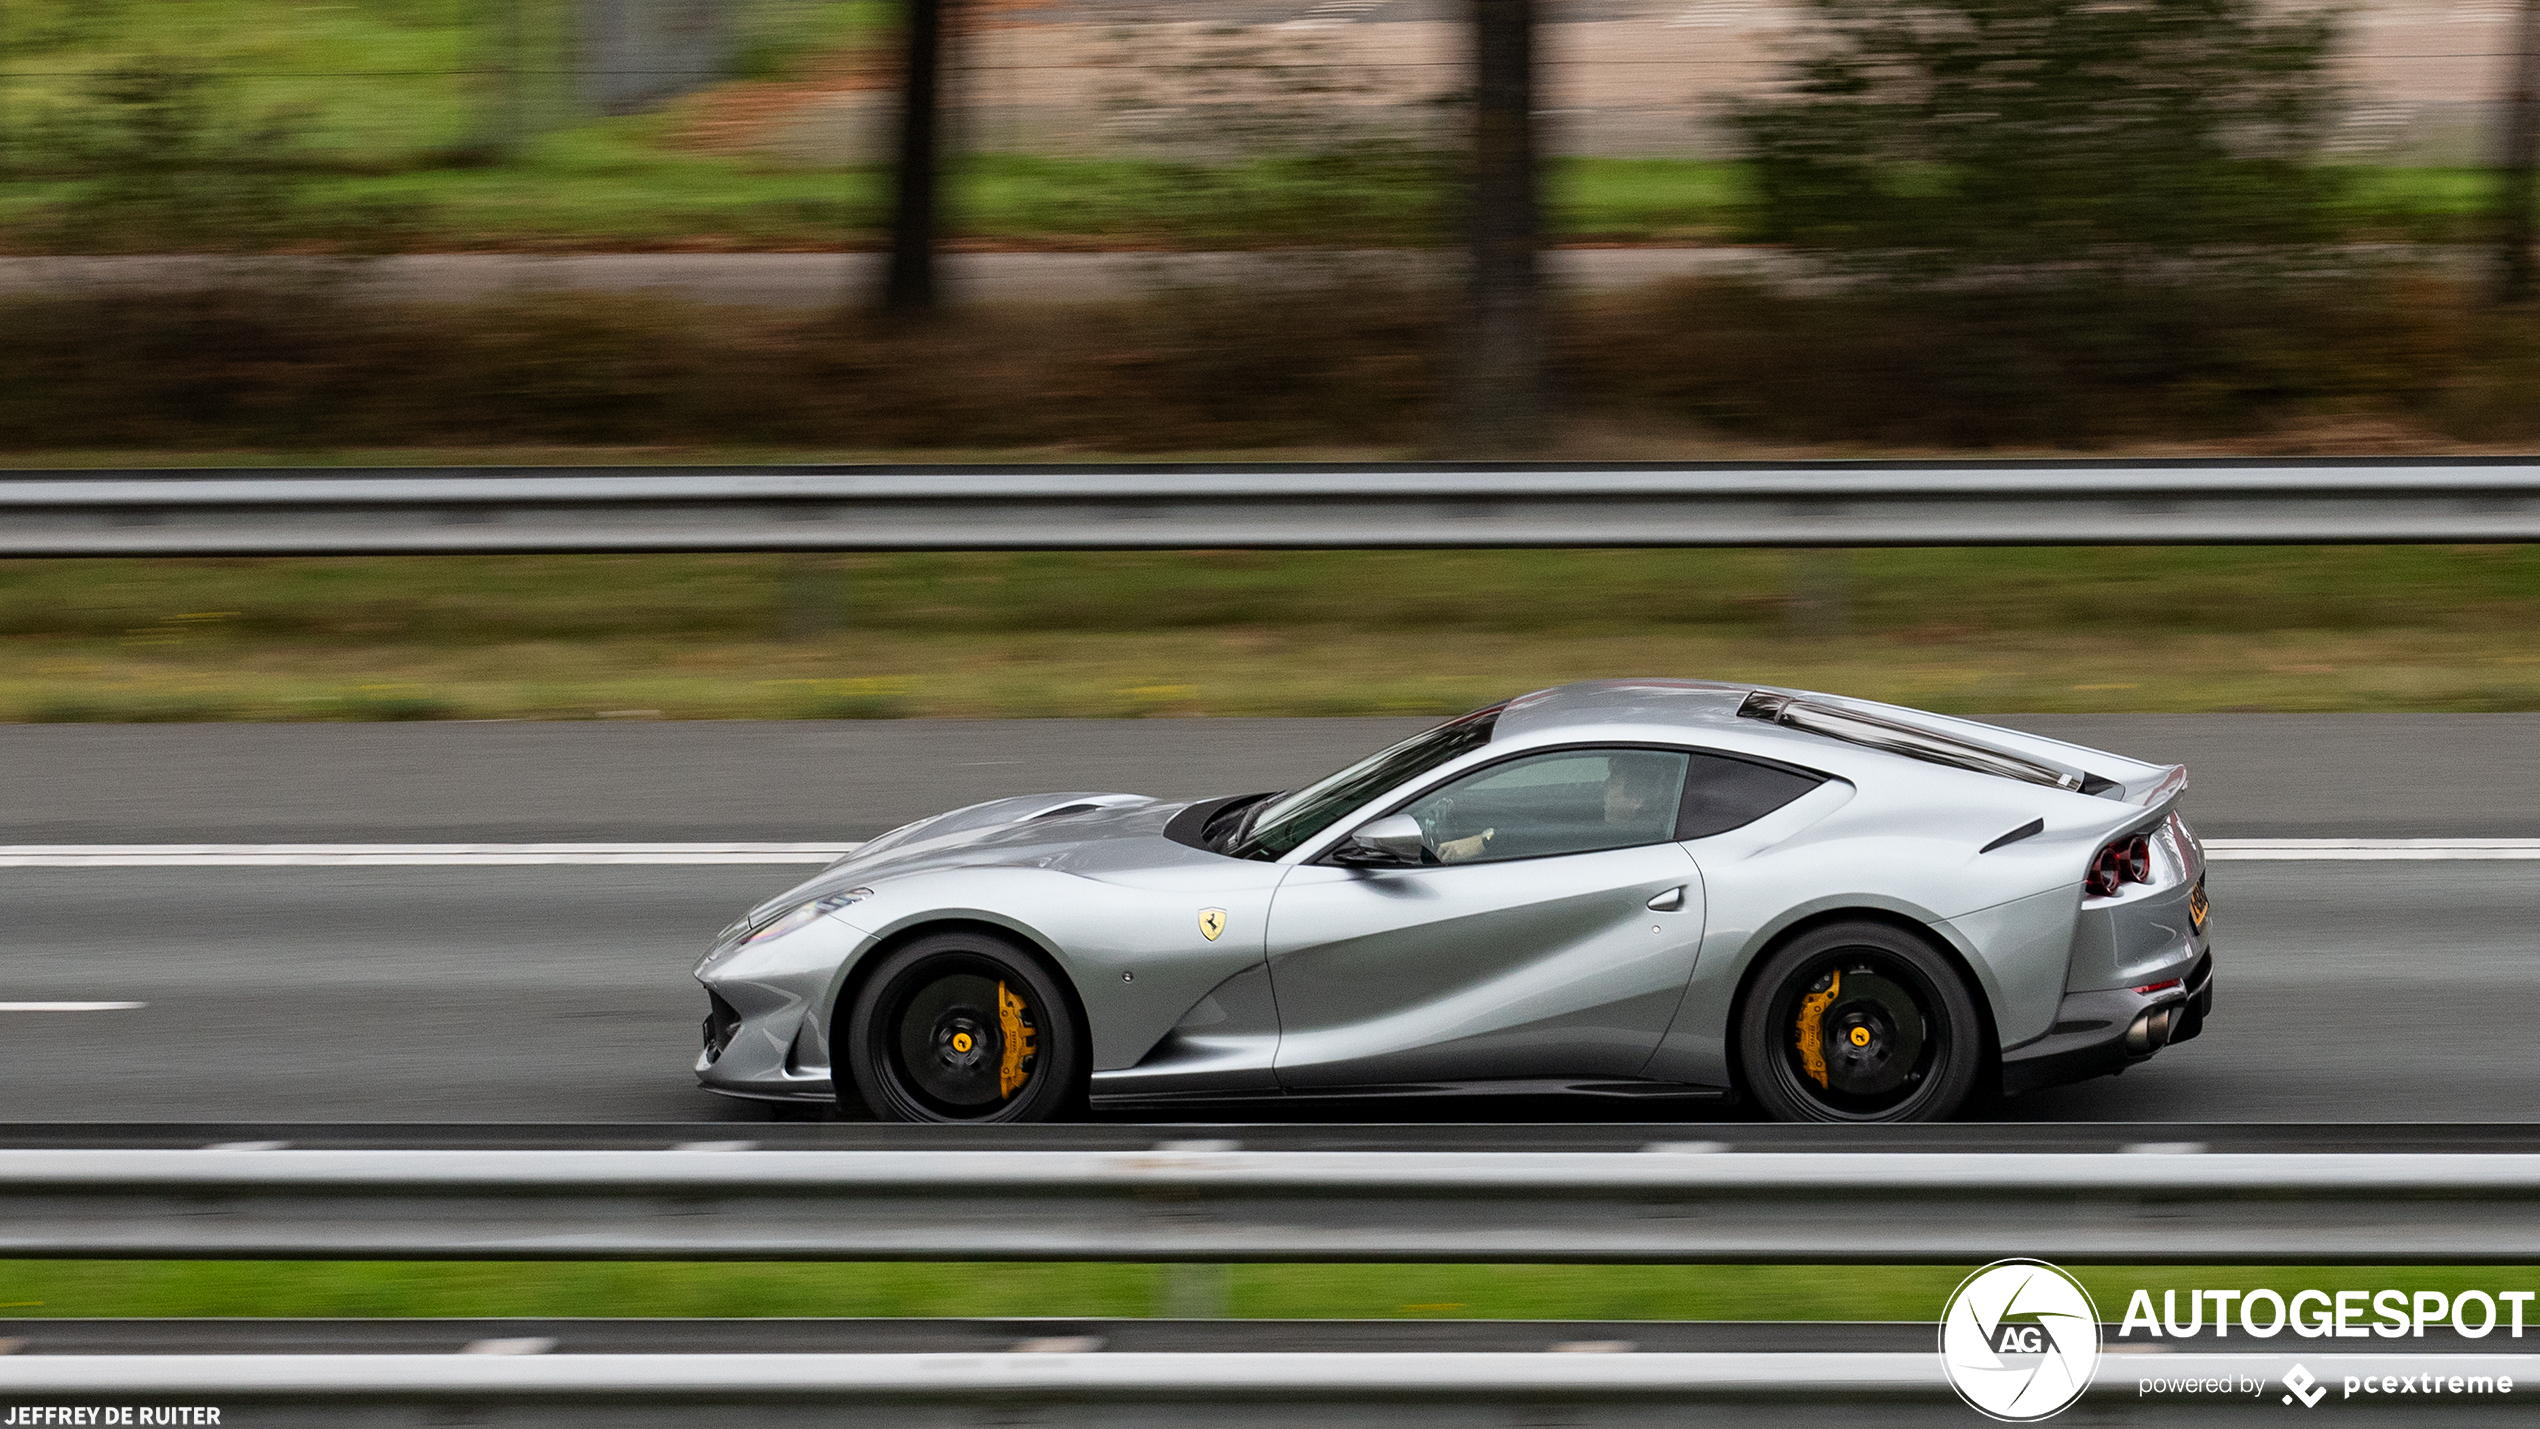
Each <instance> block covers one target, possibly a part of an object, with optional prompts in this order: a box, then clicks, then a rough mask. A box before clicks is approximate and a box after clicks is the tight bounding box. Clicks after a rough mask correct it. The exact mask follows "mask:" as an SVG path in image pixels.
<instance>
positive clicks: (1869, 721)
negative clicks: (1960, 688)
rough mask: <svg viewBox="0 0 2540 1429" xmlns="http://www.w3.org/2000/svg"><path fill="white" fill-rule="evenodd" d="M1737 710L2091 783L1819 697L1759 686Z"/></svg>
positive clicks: (1994, 767) (2029, 775) (2011, 775)
mask: <svg viewBox="0 0 2540 1429" xmlns="http://www.w3.org/2000/svg"><path fill="white" fill-rule="evenodd" d="M1737 712H1738V715H1739V717H1740V718H1743V719H1756V720H1762V721H1764V722H1765V723H1767V724H1777V725H1780V726H1782V727H1783V728H1785V729H1796V730H1804V731H1806V732H1807V733H1809V734H1821V735H1824V736H1825V737H1826V738H1828V739H1840V740H1842V741H1844V742H1845V743H1847V744H1858V745H1862V746H1864V747H1865V748H1869V749H1883V750H1886V751H1887V752H1888V753H1890V754H1902V755H1904V756H1905V757H1906V758H1908V759H1920V760H1923V761H1925V762H1926V763H1931V764H1946V765H1948V766H1950V767H1951V768H1953V769H1966V770H1971V771H1973V772H1975V773H1978V774H1994V775H1999V776H2001V777H2002V778H2005V779H2017V780H2019V781H2021V782H2022V783H2026V784H2043V785H2045V786H2047V787H2048V788H2050V789H2071V790H2074V791H2076V792H2082V791H2085V790H2086V789H2087V787H2088V784H2089V777H2090V776H2088V775H2086V774H2083V773H2082V772H2081V771H2080V770H2078V769H2058V768H2056V767H2055V766H2053V765H2051V764H2047V763H2044V762H2042V761H2039V760H2035V759H2030V758H2027V757H2025V756H2023V755H2018V754H2013V753H2011V752H2010V751H2008V750H2002V749H1994V748H1991V747H1989V746H1986V745H1982V744H1976V743H1974V742H1972V741H1969V740H1963V739H1956V738H1953V737H1951V736H1949V735H1945V734H1941V733H1939V732H1937V731H1935V730H1928V729H1922V728H1919V727H1917V726H1915V725H1910V724H1906V723H1904V722H1902V721H1899V720H1892V719H1888V718H1886V717H1884V716H1881V715H1874V714H1864V713H1862V712H1861V711H1859V710H1847V709H1842V708H1839V707H1837V706H1834V705H1826V704H1819V703H1817V702H1816V701H1814V700H1801V699H1793V698H1792V697H1790V696H1789V695H1775V694H1768V693H1766V692H1764V691H1762V690H1757V691H1756V692H1755V693H1753V694H1751V695H1748V696H1747V697H1746V702H1745V703H1744V704H1741V705H1739V706H1738V710H1737Z"/></svg>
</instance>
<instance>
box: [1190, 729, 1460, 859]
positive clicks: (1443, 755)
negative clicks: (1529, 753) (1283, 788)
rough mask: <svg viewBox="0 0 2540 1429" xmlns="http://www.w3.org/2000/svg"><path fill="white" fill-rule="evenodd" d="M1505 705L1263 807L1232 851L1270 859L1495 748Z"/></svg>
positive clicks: (1429, 732) (1385, 752) (1405, 743)
mask: <svg viewBox="0 0 2540 1429" xmlns="http://www.w3.org/2000/svg"><path fill="white" fill-rule="evenodd" d="M1502 708H1504V706H1503V705H1492V706H1490V707H1489V708H1488V709H1480V710H1475V711H1474V712H1472V713H1471V714H1468V715H1465V716H1464V717H1462V718H1461V719H1453V720H1449V721H1447V722H1446V723H1445V724H1442V725H1439V726H1438V727H1437V728H1435V729H1432V730H1424V731H1422V732H1421V733H1419V734H1415V735H1413V736H1411V737H1410V738H1409V739H1406V740H1404V741H1403V742H1402V743H1400V744H1397V745H1395V746H1393V747H1392V748H1391V749H1386V750H1380V751H1378V752H1377V753H1374V754H1371V755H1368V756H1367V757H1366V758H1364V759H1362V760H1360V761H1358V762H1357V763H1356V764H1353V765H1351V766H1349V767H1348V768H1347V769H1344V770H1342V771H1341V772H1339V773H1338V774H1334V775H1332V776H1330V777H1329V778H1326V779H1320V780H1317V781H1316V782H1314V783H1312V784H1309V785H1307V786H1306V787H1305V788H1302V789H1299V790H1297V791H1296V792H1295V793H1293V794H1290V795H1287V796H1286V797H1284V798H1282V799H1280V800H1279V801H1278V802H1277V803H1274V804H1271V805H1269V806H1268V807H1266V808H1264V809H1263V810H1262V811H1261V813H1260V816H1259V817H1257V818H1255V819H1254V820H1253V821H1252V827H1251V828H1250V829H1249V830H1247V831H1246V833H1245V835H1244V837H1243V839H1242V841H1241V842H1239V843H1237V844H1236V845H1235V846H1234V847H1233V848H1231V849H1228V850H1227V852H1228V853H1231V854H1233V855H1234V856H1235V857H1237V858H1257V859H1262V860H1265V861H1267V860H1270V859H1275V858H1279V857H1282V856H1284V855H1285V854H1286V853H1287V852H1288V851H1289V850H1291V849H1293V848H1295V847H1296V846H1297V845H1299V844H1301V843H1304V842H1305V841H1306V840H1307V839H1310V838H1312V837H1314V836H1315V835H1316V834H1319V833H1321V832H1323V830H1325V829H1327V828H1329V827H1331V824H1332V821H1333V820H1334V819H1337V818H1339V817H1340V816H1341V815H1343V814H1346V813H1348V812H1349V811H1350V810H1352V809H1355V808H1358V807H1360V806H1361V805H1363V804H1365V803H1366V802H1367V801H1368V800H1370V799H1373V798H1375V797H1376V796H1377V795H1379V794H1382V793H1384V792H1385V791H1386V790H1388V789H1391V788H1394V787H1395V786H1397V785H1399V784H1401V783H1402V782H1403V781H1405V780H1407V779H1416V778H1418V777H1419V776H1421V775H1423V774H1426V773H1428V772H1429V771H1430V770H1432V769H1435V768H1437V767H1438V766H1439V765H1441V764H1445V763H1447V762H1449V761H1451V760H1453V759H1455V758H1457V757H1459V756H1461V755H1465V754H1469V753H1471V752H1472V751H1474V750H1476V749H1479V748H1481V747H1482V746H1483V745H1485V744H1488V743H1490V732H1491V727H1492V726H1493V725H1495V724H1497V723H1499V712H1500V710H1501V709H1502Z"/></svg>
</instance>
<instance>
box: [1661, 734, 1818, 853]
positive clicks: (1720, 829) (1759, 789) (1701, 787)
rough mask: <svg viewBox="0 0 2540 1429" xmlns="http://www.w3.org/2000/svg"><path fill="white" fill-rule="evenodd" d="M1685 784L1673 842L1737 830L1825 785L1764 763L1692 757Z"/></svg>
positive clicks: (1709, 755) (1803, 775)
mask: <svg viewBox="0 0 2540 1429" xmlns="http://www.w3.org/2000/svg"><path fill="white" fill-rule="evenodd" d="M1692 759H1693V767H1692V769H1691V771H1690V772H1689V773H1688V774H1687V776H1686V779H1685V797H1684V812H1683V814H1682V815H1681V816H1680V817H1679V818H1678V819H1677V821H1676V837H1677V838H1678V839H1700V838H1709V837H1710V836H1711V835H1713V834H1724V833H1727V832H1728V831H1729V830H1731V829H1740V828H1744V827H1746V826H1747V825H1748V824H1751V823H1753V822H1755V821H1756V820H1757V819H1760V818H1762V817H1764V816H1765V815H1766V814H1769V813H1771V812H1772V811H1774V810H1775V809H1778V808H1780V807H1781V806H1782V805H1784V804H1787V803H1789V802H1790V801H1791V800H1793V799H1796V798H1798V797H1799V796H1800V795H1802V794H1805V793H1807V792H1808V791H1809V790H1811V789H1814V788H1816V787H1817V786H1818V785H1819V784H1822V783H1824V782H1825V781H1824V780H1822V779H1819V778H1817V777H1816V776H1814V775H1810V774H1801V773H1799V772H1797V771H1795V770H1790V769H1779V768H1775V767H1774V766H1772V765H1770V764H1750V763H1748V762H1747V761H1745V760H1743V759H1731V758H1729V757H1728V756H1726V755H1722V754H1697V755H1694V756H1692Z"/></svg>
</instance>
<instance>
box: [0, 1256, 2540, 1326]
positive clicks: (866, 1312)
mask: <svg viewBox="0 0 2540 1429" xmlns="http://www.w3.org/2000/svg"><path fill="white" fill-rule="evenodd" d="M2071 1268H2072V1269H2073V1271H2074V1273H2075V1274H2076V1275H2078V1276H2079V1277H2080V1278H2081V1280H2082V1281H2083V1283H2084V1284H2085V1285H2087V1286H2088V1287H2089V1289H2090V1292H2091V1295H2092V1297H2093V1298H2094V1299H2095V1300H2096V1301H2097V1303H2098V1306H2099V1311H2100V1314H2101V1315H2102V1317H2104V1318H2106V1319H2109V1320H2115V1319H2117V1318H2119V1317H2120V1316H2122V1314H2123V1313H2124V1308H2125V1304H2126V1301H2127V1299H2128V1297H2129V1296H2130V1295H2131V1294H2132V1293H2133V1291H2134V1290H2135V1289H2136V1288H2138V1287H2140V1288H2145V1289H2149V1290H2151V1291H2152V1292H2153V1294H2154V1296H2155V1298H2156V1299H2157V1298H2158V1296H2159V1293H2160V1292H2161V1291H2162V1290H2164V1289H2189V1288H2195V1289H2208V1290H2218V1289H2251V1288H2258V1287H2272V1288H2274V1289H2276V1290H2278V1291H2280V1292H2283V1293H2285V1294H2287V1295H2290V1293H2291V1292H2293V1291H2294V1290H2297V1289H2313V1288H2317V1289H2322V1290H2328V1291H2332V1292H2334V1291H2337V1290H2342V1289H2361V1290H2380V1289H2401V1290H2418V1289H2428V1290H2444V1291H2447V1292H2450V1291H2457V1290H2460V1289H2465V1288H2472V1287H2475V1288H2481V1289H2486V1290H2490V1291H2494V1290H2497V1289H2510V1288H2518V1287H2523V1286H2528V1285H2531V1284H2532V1283H2533V1282H2534V1277H2535V1274H2536V1273H2540V1272H2535V1271H2534V1269H2532V1268H2530V1267H2520V1266H2516V1267H2431V1268H2404V1269H2399V1268H2387V1267H2351V1266H2346V1267H2341V1266H2295V1267H2258V1268H2253V1267H2232V1266H2221V1267H2216V1266H2178V1267H2165V1268H2158V1269H2151V1268H2135V1267H2089V1266H2086V1267H2071ZM1971 1269H1972V1267H1967V1266H1899V1265H1870V1266H1814V1265H1812V1266H1774V1265H1726V1266H1581V1265H1500V1266H1484V1265H1238V1266H1234V1267H1231V1269H1230V1271H1229V1274H1228V1277H1227V1294H1228V1309H1229V1312H1230V1313H1232V1314H1233V1315H1235V1316H1238V1317H1242V1318H1280V1319H1291V1318H1293V1319H1306V1318H1339V1319H1362V1318H1363V1319H1394V1318H1434V1319H1543V1320H1934V1319H1937V1318H1939V1315H1940V1310H1941V1306H1942V1304H1943V1302H1944V1301H1945V1300H1946V1299H1947V1297H1948V1295H1949V1292H1950V1291H1951V1290H1952V1289H1954V1288H1955V1287H1956V1286H1957V1284H1958V1282H1959V1281H1960V1280H1962V1279H1964V1278H1965V1277H1966V1275H1967V1274H1968V1272H1969V1271H1970V1270H1971ZM1167 1274H1168V1272H1167V1270H1166V1269H1165V1268H1164V1267H1160V1266H1153V1265H1071V1264H1059V1265H1007V1264H911V1265H866V1264H843V1265H727V1264H690V1263H673V1264H661V1263H628V1264H606V1263H601V1264H571V1263H546V1262H523V1263H502V1262H495V1263H482V1264H479V1263H466V1264H452V1263H402V1262H346V1261H308V1262H290V1261H272V1262H256V1261H110V1260H109V1261H95V1260H91V1261H83V1260H61V1261H15V1262H10V1263H8V1264H7V1265H5V1266H0V1317H8V1316H20V1317H51V1316H101V1317H102V1316H166V1317H178V1316H197V1315H201V1316H313V1317H357V1316H426V1315H434V1316H487V1317H492V1316H553V1317H563V1316H579V1315H644V1316H650V1315H663V1316H731V1317H748V1316H777V1315H839V1316H979V1317H1000V1316H1060V1317H1085V1318H1139V1317H1146V1316H1152V1315H1157V1314H1161V1313H1163V1311H1162V1307H1163V1305H1164V1303H1165V1280H1166V1276H1167Z"/></svg>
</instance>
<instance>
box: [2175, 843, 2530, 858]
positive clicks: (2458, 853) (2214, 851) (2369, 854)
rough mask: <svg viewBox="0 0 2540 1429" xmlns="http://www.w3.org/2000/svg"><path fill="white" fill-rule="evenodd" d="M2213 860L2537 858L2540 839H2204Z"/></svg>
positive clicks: (2206, 850) (2206, 854) (2206, 849)
mask: <svg viewBox="0 0 2540 1429" xmlns="http://www.w3.org/2000/svg"><path fill="white" fill-rule="evenodd" d="M2205 856H2206V857H2207V858H2208V859H2211V860H2213V861H2214V862H2217V863H2229V862H2259V861H2264V862H2271V863H2308V862H2343V863H2449V862H2454V861H2462V862H2479V861H2485V860H2495V859H2540V839H2207V840H2205Z"/></svg>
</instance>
